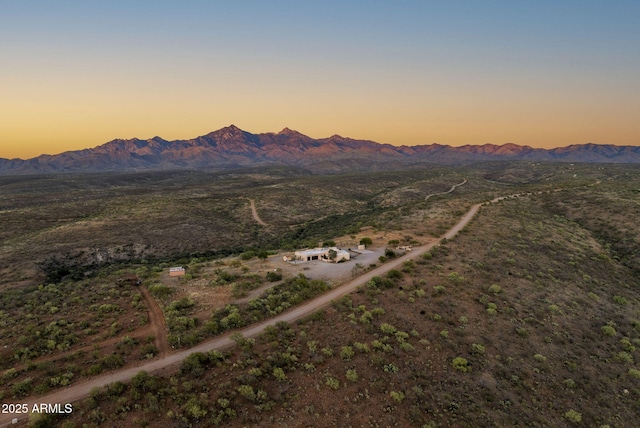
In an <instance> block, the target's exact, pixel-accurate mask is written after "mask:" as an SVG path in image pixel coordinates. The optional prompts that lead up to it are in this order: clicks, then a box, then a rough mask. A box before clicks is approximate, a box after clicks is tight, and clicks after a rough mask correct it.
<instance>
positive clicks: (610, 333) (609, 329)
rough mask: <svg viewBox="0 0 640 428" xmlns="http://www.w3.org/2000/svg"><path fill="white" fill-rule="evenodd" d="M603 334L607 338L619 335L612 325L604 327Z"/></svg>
mask: <svg viewBox="0 0 640 428" xmlns="http://www.w3.org/2000/svg"><path fill="white" fill-rule="evenodd" d="M602 332H603V333H604V334H605V335H607V336H615V335H616V334H617V332H616V329H615V328H613V326H611V325H608V324H607V325H604V326H602Z"/></svg>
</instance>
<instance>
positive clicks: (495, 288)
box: [487, 284, 502, 294]
mask: <svg viewBox="0 0 640 428" xmlns="http://www.w3.org/2000/svg"><path fill="white" fill-rule="evenodd" d="M487 291H488V292H489V293H493V294H498V293H500V292H502V288H501V287H500V286H499V285H498V284H491V286H490V287H489V288H488V289H487Z"/></svg>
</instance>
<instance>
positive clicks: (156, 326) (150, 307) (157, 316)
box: [140, 287, 171, 357]
mask: <svg viewBox="0 0 640 428" xmlns="http://www.w3.org/2000/svg"><path fill="white" fill-rule="evenodd" d="M140 294H142V298H143V299H144V301H145V303H146V304H147V311H148V312H147V313H148V314H149V325H150V326H151V332H152V333H153V336H154V337H155V340H154V344H155V345H156V348H158V355H159V356H160V357H164V356H165V355H167V354H169V352H171V348H170V347H169V338H168V334H167V332H168V329H167V323H166V321H165V319H164V313H163V312H162V308H160V305H158V302H156V300H155V299H154V298H153V296H152V295H151V293H150V292H149V290H148V289H147V287H140Z"/></svg>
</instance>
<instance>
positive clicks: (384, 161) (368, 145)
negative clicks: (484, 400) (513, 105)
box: [0, 125, 640, 175]
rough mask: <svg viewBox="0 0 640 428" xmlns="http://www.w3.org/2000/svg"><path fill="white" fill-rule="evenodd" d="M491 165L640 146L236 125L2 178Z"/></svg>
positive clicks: (20, 167)
mask: <svg viewBox="0 0 640 428" xmlns="http://www.w3.org/2000/svg"><path fill="white" fill-rule="evenodd" d="M485 160H529V161H563V162H591V163H605V162H606V163H640V147H636V146H615V145H600V144H579V145H571V146H567V147H561V148H555V149H536V148H532V147H529V146H519V145H516V144H511V143H509V144H503V145H495V144H484V145H466V146H461V147H452V146H447V145H441V144H429V145H418V146H393V145H390V144H380V143H376V142H374V141H368V140H354V139H351V138H345V137H341V136H339V135H333V136H331V137H328V138H320V139H314V138H311V137H308V136H306V135H303V134H301V133H299V132H297V131H293V130H291V129H289V128H285V129H283V130H282V131H280V132H278V133H272V132H269V133H263V134H252V133H250V132H246V131H243V130H242V129H240V128H238V127H236V126H234V125H231V126H228V127H225V128H222V129H219V130H217V131H214V132H211V133H209V134H207V135H203V136H201V137H197V138H193V139H190V140H175V141H167V140H165V139H163V138H160V137H153V138H150V139H148V140H140V139H138V138H132V139H129V140H123V139H116V140H113V141H110V142H108V143H105V144H102V145H100V146H97V147H95V148H92V149H84V150H76V151H69V152H64V153H60V154H57V155H41V156H38V157H35V158H32V159H27V160H22V159H3V158H0V174H3V175H8V174H38V173H60V172H103V171H128V170H148V169H187V168H220V169H222V168H237V167H246V166H255V165H292V166H299V167H304V168H308V169H310V170H315V171H322V172H332V171H341V170H345V169H363V168H373V169H389V168H392V167H396V166H402V165H407V164H415V163H434V164H447V165H455V164H464V163H470V162H477V161H485Z"/></svg>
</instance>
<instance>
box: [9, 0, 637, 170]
mask: <svg viewBox="0 0 640 428" xmlns="http://www.w3.org/2000/svg"><path fill="white" fill-rule="evenodd" d="M0 61H1V64H2V67H0V157H3V158H12V157H20V158H29V157H33V156H36V155H38V154H41V153H48V154H54V153H60V152H63V151H67V150H76V149H81V148H87V147H94V146H97V145H99V144H102V143H105V142H107V141H109V140H112V139H114V138H133V137H138V138H151V137H153V136H155V135H159V136H161V137H163V138H165V139H169V140H172V139H187V138H193V137H196V136H199V135H203V134H206V133H208V132H210V131H214V130H217V129H219V128H222V127H224V126H228V125H230V124H235V125H236V126H238V127H240V128H242V129H244V130H246V131H249V132H253V133H260V132H278V131H280V130H281V129H282V128H284V127H289V128H292V129H295V130H298V131H300V132H302V133H304V134H307V135H309V136H311V137H314V138H322V137H328V136H331V135H333V134H340V135H343V136H348V137H351V138H357V139H371V140H374V141H377V142H381V143H391V144H396V145H401V144H407V145H417V144H431V143H436V142H437V143H440V144H450V145H454V146H457V145H463V144H484V143H493V144H504V143H508V142H512V143H515V144H521V145H530V146H534V147H546V148H548V147H559V146H566V145H569V144H583V143H588V142H593V143H598V144H616V145H640V2H639V1H637V0H634V1H625V0H615V1H605V0H602V1H592V0H538V1H525V0H504V1H492V0H477V1H441V0H437V1H435V0H433V1H427V0H424V1H418V0H413V1H412V0H395V1H391V0H390V1H375V0H367V1H350V0H341V1H333V0H331V1H327V0H323V1H311V0H309V1H307V0H271V1H266V0H229V1H162V0H154V1H142V0H139V1H120V0H106V1H105V0H102V1H94V0H78V1H65V0H56V1H50V0H43V1H32V0H20V1H18V0H0Z"/></svg>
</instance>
